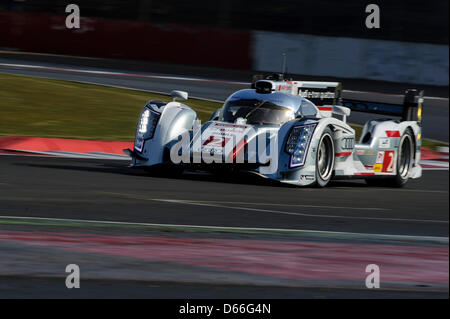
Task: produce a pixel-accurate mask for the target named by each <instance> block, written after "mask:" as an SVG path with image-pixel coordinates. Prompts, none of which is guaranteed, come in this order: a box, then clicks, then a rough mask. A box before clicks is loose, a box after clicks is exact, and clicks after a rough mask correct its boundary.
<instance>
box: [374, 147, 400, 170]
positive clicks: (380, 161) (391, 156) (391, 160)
mask: <svg viewBox="0 0 450 319" xmlns="http://www.w3.org/2000/svg"><path fill="white" fill-rule="evenodd" d="M394 166H395V151H379V152H378V154H377V159H376V163H375V165H374V166H373V170H374V172H376V173H392V172H393V171H394Z"/></svg>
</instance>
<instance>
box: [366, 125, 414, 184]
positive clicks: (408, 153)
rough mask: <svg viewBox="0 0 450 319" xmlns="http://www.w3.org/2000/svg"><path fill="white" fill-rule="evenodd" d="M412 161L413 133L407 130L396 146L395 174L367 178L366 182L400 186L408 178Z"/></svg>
mask: <svg viewBox="0 0 450 319" xmlns="http://www.w3.org/2000/svg"><path fill="white" fill-rule="evenodd" d="M413 163H414V134H413V133H412V132H411V130H409V129H408V130H407V131H406V132H405V134H403V136H402V138H401V140H400V144H399V147H398V154H397V174H396V175H395V176H393V177H389V178H384V179H367V180H366V182H367V184H369V185H373V186H391V187H402V186H404V185H405V184H406V182H407V181H408V179H409V175H410V172H411V168H412V165H413Z"/></svg>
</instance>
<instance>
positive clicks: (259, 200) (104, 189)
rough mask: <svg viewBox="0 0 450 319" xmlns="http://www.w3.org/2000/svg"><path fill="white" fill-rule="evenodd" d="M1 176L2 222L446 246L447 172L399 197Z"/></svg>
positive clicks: (109, 177) (59, 172)
mask: <svg viewBox="0 0 450 319" xmlns="http://www.w3.org/2000/svg"><path fill="white" fill-rule="evenodd" d="M0 168H1V171H0V174H1V183H0V189H1V192H0V201H1V202H2V205H1V207H0V214H1V215H9V216H28V217H54V218H67V219H86V220H102V221H122V222H139V223H157V224H179V225H203V226H228V227H257V228H276V229H279V228H281V229H308V230H322V231H337V232H356V233H371V234H393V235H410V236H438V237H448V171H425V172H424V176H423V178H422V179H419V180H411V181H410V182H409V184H408V185H407V186H406V187H405V188H401V189H391V188H374V187H368V186H366V184H365V183H364V182H359V181H348V182H334V183H332V184H331V185H330V186H329V187H326V188H324V189H315V188H298V187H291V186H285V185H280V184H277V183H271V182H270V181H267V180H265V179H261V178H260V177H257V176H255V177H253V176H242V175H241V176H240V177H232V176H231V177H230V176H224V177H220V176H219V177H218V176H214V175H198V174H189V173H184V174H183V175H182V176H180V177H174V178H168V177H154V176H151V175H149V173H147V172H146V171H142V170H139V169H132V168H128V167H126V163H124V162H123V161H103V160H84V159H67V158H65V159H61V158H46V157H21V156H1V157H0ZM150 174H151V173H150Z"/></svg>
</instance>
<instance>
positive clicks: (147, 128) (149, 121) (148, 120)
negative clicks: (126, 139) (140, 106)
mask: <svg viewBox="0 0 450 319" xmlns="http://www.w3.org/2000/svg"><path fill="white" fill-rule="evenodd" d="M159 117H160V114H159V113H158V112H155V111H153V110H150V109H149V108H147V107H144V110H143V111H142V113H141V117H140V118H139V123H138V126H137V130H136V139H135V141H134V148H135V149H136V150H138V151H139V152H140V151H142V149H143V146H144V141H145V140H148V139H151V138H153V135H154V134H155V130H156V125H157V124H158V120H159Z"/></svg>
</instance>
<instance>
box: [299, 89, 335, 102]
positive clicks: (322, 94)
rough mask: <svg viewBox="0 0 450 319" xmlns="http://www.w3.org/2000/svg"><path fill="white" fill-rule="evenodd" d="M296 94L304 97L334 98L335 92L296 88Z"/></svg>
mask: <svg viewBox="0 0 450 319" xmlns="http://www.w3.org/2000/svg"><path fill="white" fill-rule="evenodd" d="M298 95H299V96H301V97H304V98H305V99H320V100H324V99H334V97H335V93H334V92H330V91H311V90H302V89H298Z"/></svg>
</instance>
